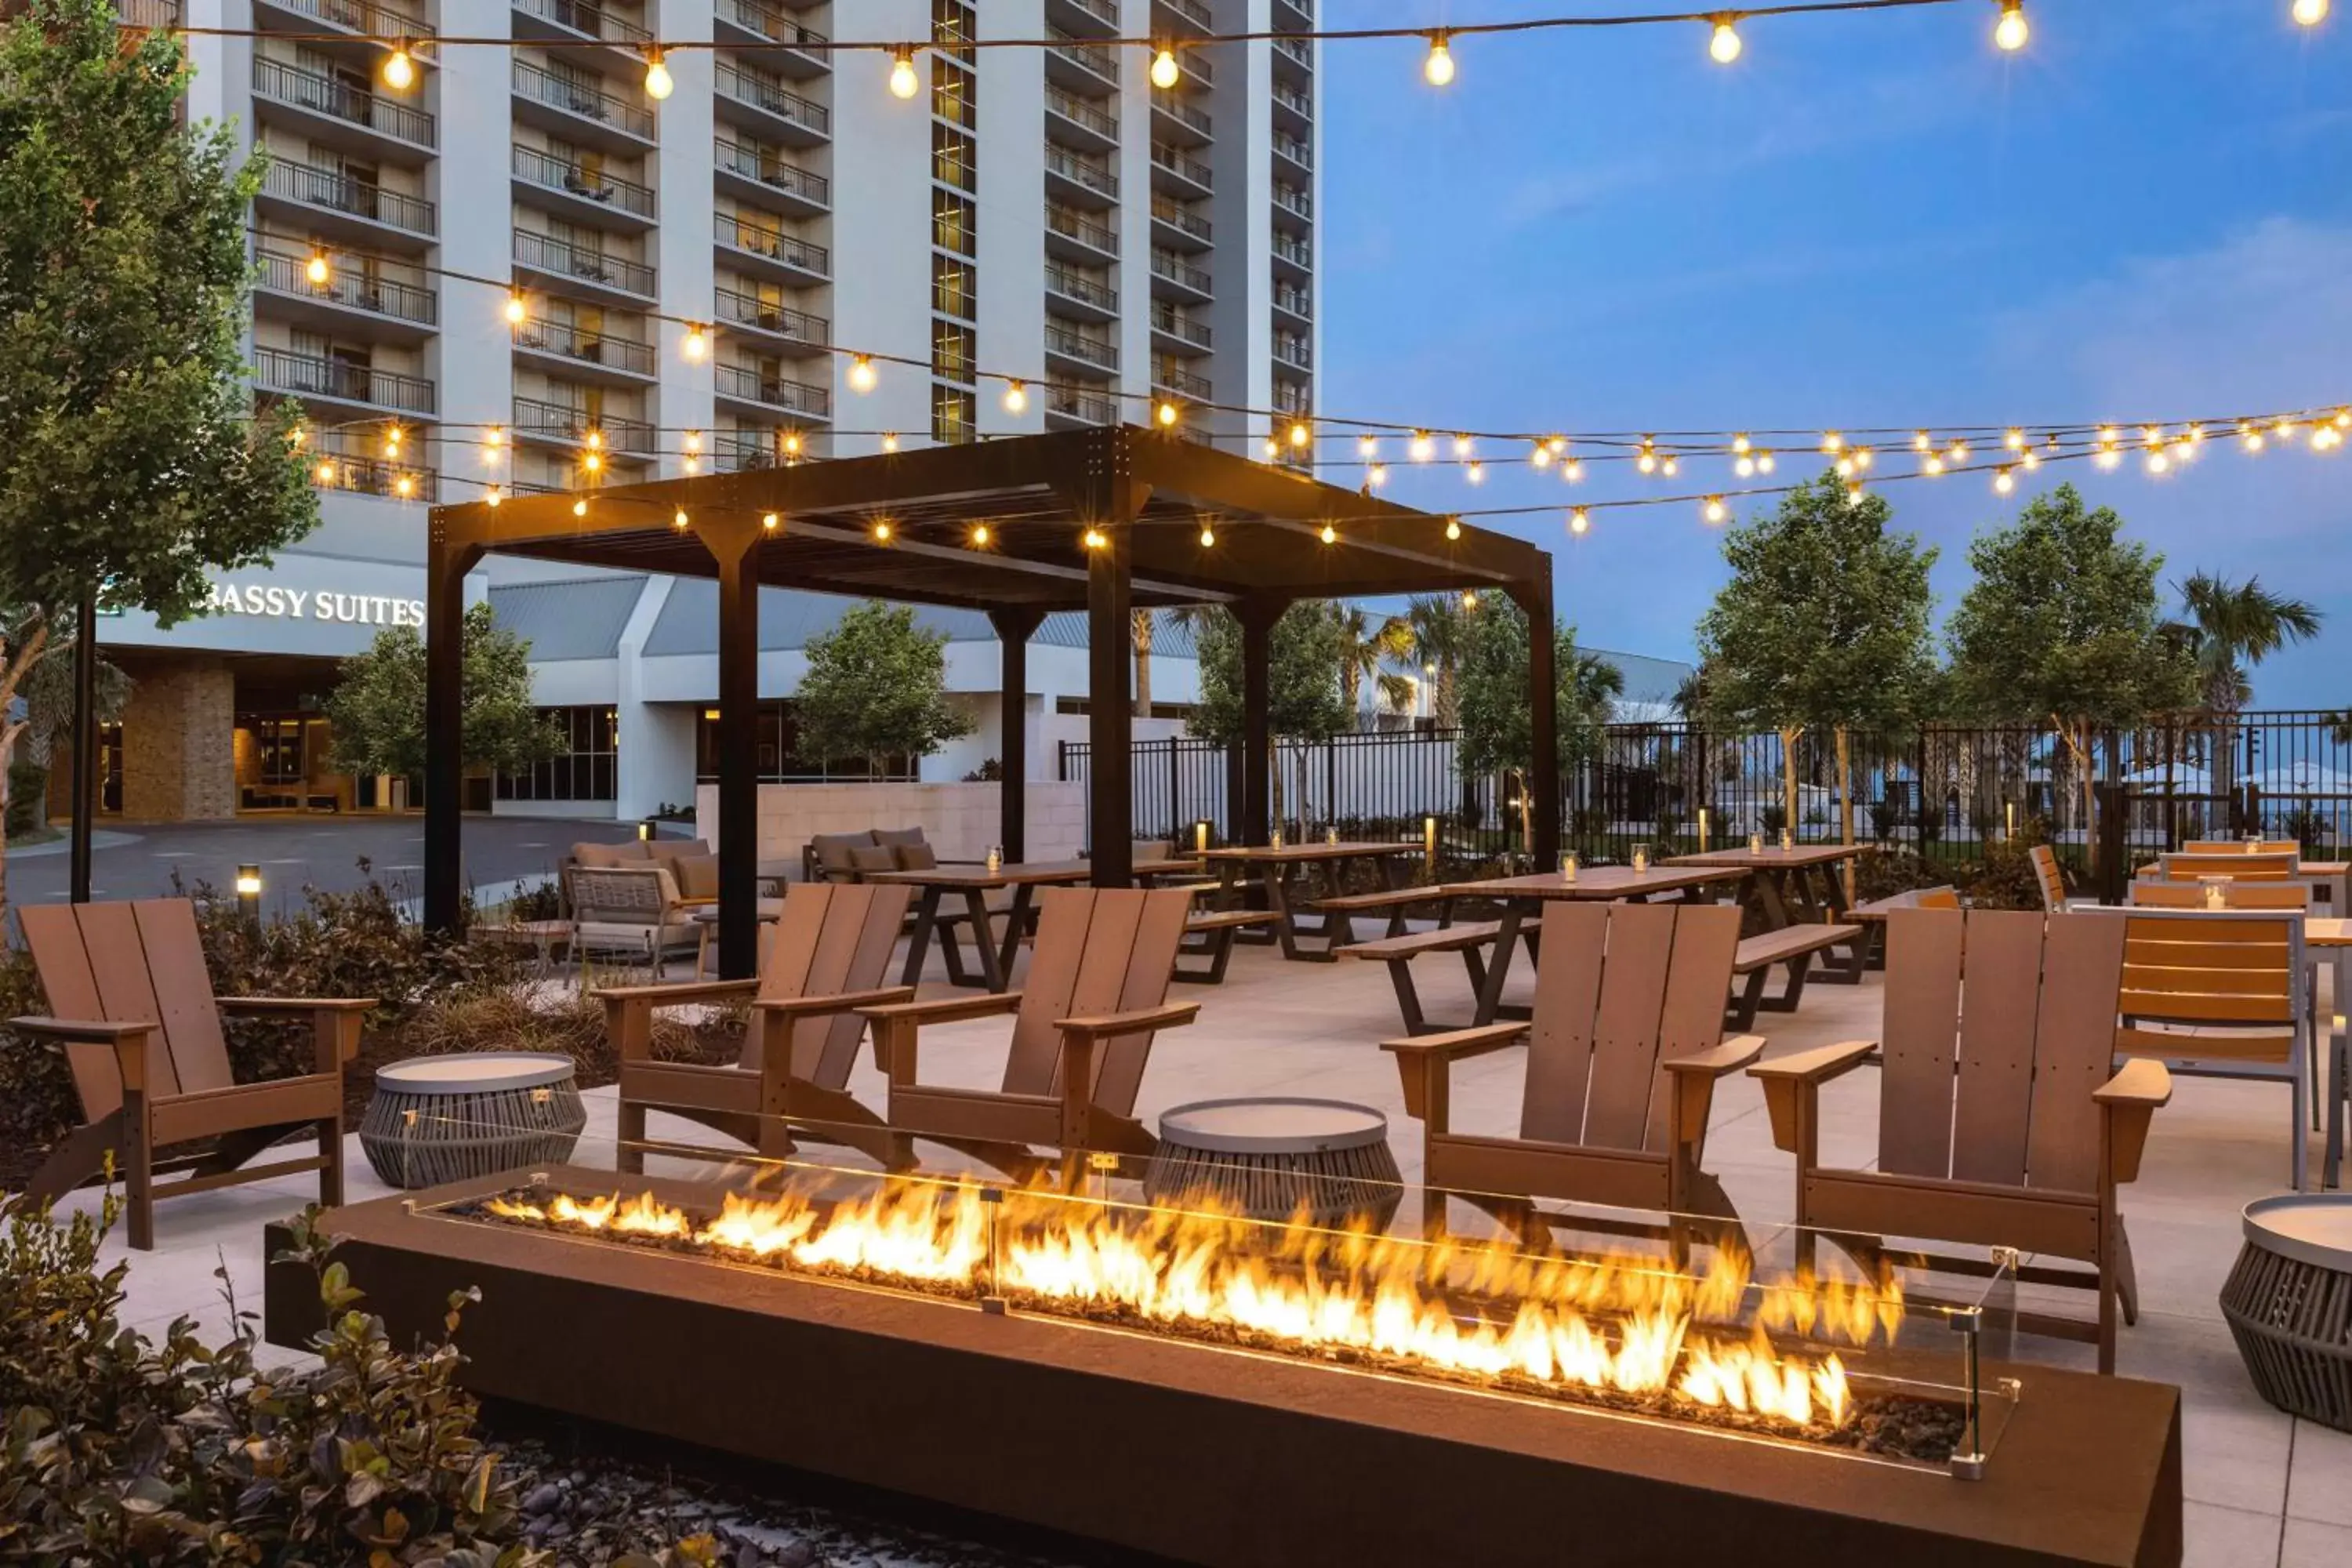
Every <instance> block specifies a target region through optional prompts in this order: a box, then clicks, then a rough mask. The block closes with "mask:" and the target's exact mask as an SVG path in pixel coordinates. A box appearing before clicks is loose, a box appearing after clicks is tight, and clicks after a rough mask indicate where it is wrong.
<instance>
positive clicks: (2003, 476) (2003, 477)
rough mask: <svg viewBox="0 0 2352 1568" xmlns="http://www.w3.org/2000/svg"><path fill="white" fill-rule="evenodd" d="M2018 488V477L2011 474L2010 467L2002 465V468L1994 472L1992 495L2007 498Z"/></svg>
mask: <svg viewBox="0 0 2352 1568" xmlns="http://www.w3.org/2000/svg"><path fill="white" fill-rule="evenodd" d="M2016 488H2017V477H2016V476H2015V475H2014V474H2012V473H2011V472H2010V470H2009V468H2008V465H2006V464H2004V465H2002V466H2001V467H2000V468H1996V469H1995V470H1993V476H1992V493H1993V494H1995V495H1997V496H2005V495H2007V494H2008V493H2009V492H2010V491H2011V490H2013V489H2016Z"/></svg>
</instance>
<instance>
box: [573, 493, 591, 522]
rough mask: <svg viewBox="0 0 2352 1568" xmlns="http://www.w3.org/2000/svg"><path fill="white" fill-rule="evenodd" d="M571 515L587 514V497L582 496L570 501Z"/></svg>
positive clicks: (582, 515)
mask: <svg viewBox="0 0 2352 1568" xmlns="http://www.w3.org/2000/svg"><path fill="white" fill-rule="evenodd" d="M587 515H588V498H587V497H585V496H583V497H581V498H580V499H579V500H576V501H573V502H572V516H574V517H586V516H587Z"/></svg>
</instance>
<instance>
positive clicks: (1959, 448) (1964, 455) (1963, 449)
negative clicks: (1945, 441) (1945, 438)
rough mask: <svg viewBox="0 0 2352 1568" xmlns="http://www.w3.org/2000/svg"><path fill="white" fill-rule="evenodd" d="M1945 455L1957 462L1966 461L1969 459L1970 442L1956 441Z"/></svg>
mask: <svg viewBox="0 0 2352 1568" xmlns="http://www.w3.org/2000/svg"><path fill="white" fill-rule="evenodd" d="M1944 456H1945V457H1946V458H1949V459H1950V460H1951V461H1953V462H1955V463H1965V462H1967V461H1968V460H1969V444H1968V443H1967V442H1966V441H1955V442H1953V443H1952V444H1951V446H1950V447H1948V448H1947V449H1946V451H1945V453H1944Z"/></svg>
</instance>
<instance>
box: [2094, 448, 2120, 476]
mask: <svg viewBox="0 0 2352 1568" xmlns="http://www.w3.org/2000/svg"><path fill="white" fill-rule="evenodd" d="M2091 460H2092V461H2093V462H2095V463H2096V464H2097V465H2098V466H2099V467H2100V468H2104V469H2106V470H2108V471H2110V472H2112V471H2114V470H2115V469H2116V468H2119V467H2121V466H2122V464H2123V460H2124V455H2123V454H2122V453H2121V452H2118V451H2116V449H2115V448H2114V447H2100V448H2099V455H2098V456H2097V457H2095V458H2092V459H2091Z"/></svg>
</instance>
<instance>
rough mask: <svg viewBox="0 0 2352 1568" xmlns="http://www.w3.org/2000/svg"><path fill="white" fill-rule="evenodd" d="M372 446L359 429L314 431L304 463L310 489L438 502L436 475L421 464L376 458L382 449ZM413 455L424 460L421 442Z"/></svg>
mask: <svg viewBox="0 0 2352 1568" xmlns="http://www.w3.org/2000/svg"><path fill="white" fill-rule="evenodd" d="M371 445H372V443H371V440H370V437H368V436H367V435H366V434H365V433H364V432H362V431H358V430H317V431H313V432H312V433H311V437H310V445H309V447H307V449H306V450H305V453H304V462H303V474H304V476H305V477H306V478H307V479H310V488H311V489H317V490H338V491H341V492H343V493H345V494H349V495H362V496H380V497H382V498H383V500H398V501H422V502H425V503H426V504H428V505H429V504H430V503H432V502H433V501H436V500H439V499H440V489H441V476H440V474H439V473H438V472H436V470H434V469H432V468H426V467H425V466H424V465H423V464H422V463H421V462H415V463H403V462H398V461H395V460H394V459H392V458H385V457H382V456H379V455H378V453H379V452H380V450H381V448H380V447H377V448H375V449H371ZM415 456H416V457H417V458H420V459H421V458H424V456H425V452H424V449H423V447H422V444H421V443H420V444H419V447H418V448H417V450H416V452H415Z"/></svg>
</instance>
